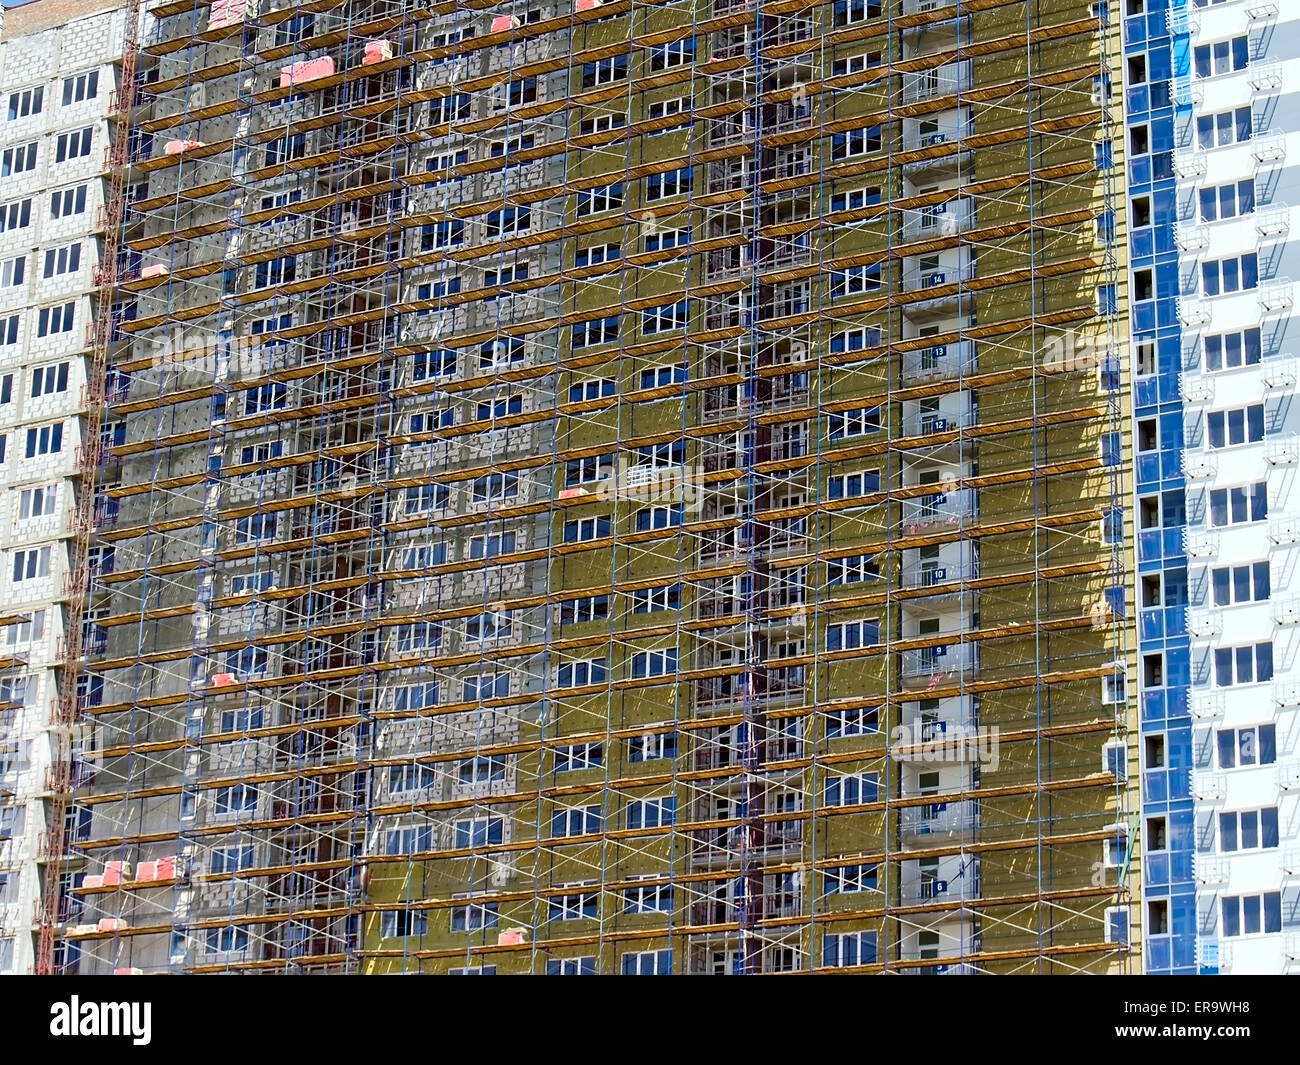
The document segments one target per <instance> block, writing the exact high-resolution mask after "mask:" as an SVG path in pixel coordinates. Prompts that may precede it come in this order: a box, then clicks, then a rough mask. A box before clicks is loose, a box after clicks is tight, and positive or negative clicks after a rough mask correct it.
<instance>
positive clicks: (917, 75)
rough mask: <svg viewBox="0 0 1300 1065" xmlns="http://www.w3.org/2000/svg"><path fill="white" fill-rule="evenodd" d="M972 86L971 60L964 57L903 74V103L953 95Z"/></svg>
mask: <svg viewBox="0 0 1300 1065" xmlns="http://www.w3.org/2000/svg"><path fill="white" fill-rule="evenodd" d="M970 87H971V61H970V60H969V59H963V60H961V61H959V62H956V63H945V64H944V65H943V66H941V67H931V68H930V69H929V70H918V71H916V72H914V73H911V74H904V75H903V103H905V104H914V103H918V102H920V101H922V100H932V99H934V98H935V97H937V96H951V95H952V94H953V93H956V92H964V91H965V90H967V89H969V88H970Z"/></svg>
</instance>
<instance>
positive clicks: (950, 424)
mask: <svg viewBox="0 0 1300 1065" xmlns="http://www.w3.org/2000/svg"><path fill="white" fill-rule="evenodd" d="M973 423H974V419H973V418H972V417H971V413H970V407H969V405H967V406H966V407H965V408H964V409H961V410H957V409H940V410H930V411H917V412H915V413H913V414H910V415H908V416H907V417H906V418H904V420H903V435H904V436H920V437H929V436H933V435H935V434H936V433H950V432H952V431H954V430H956V429H965V428H968V427H969V426H970V425H972V424H973ZM933 446H934V447H943V446H946V445H943V444H934V445H933ZM926 453H927V454H928V453H929V449H928V448H927V449H926Z"/></svg>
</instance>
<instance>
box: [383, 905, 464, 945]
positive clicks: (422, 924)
mask: <svg viewBox="0 0 1300 1065" xmlns="http://www.w3.org/2000/svg"><path fill="white" fill-rule="evenodd" d="M453 912H454V911H453ZM428 927H429V925H428V914H426V913H424V912H423V911H422V910H380V911H379V934H380V936H382V937H383V938H384V939H393V938H394V937H397V936H422V935H424V934H425V932H426V931H427V930H428Z"/></svg>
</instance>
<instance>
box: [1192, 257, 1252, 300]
mask: <svg viewBox="0 0 1300 1065" xmlns="http://www.w3.org/2000/svg"><path fill="white" fill-rule="evenodd" d="M1258 284H1259V259H1258V256H1256V255H1255V253H1254V252H1251V253H1250V254H1249V255H1241V256H1236V257H1234V258H1231V259H1219V260H1216V261H1214V262H1208V263H1202V264H1201V292H1202V293H1203V294H1204V295H1206V296H1220V295H1228V294H1230V293H1233V292H1249V291H1250V290H1251V289H1253V288H1255V287H1256V286H1258Z"/></svg>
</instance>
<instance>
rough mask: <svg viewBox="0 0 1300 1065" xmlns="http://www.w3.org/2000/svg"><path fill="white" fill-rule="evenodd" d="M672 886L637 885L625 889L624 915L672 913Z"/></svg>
mask: <svg viewBox="0 0 1300 1065" xmlns="http://www.w3.org/2000/svg"><path fill="white" fill-rule="evenodd" d="M672 908H673V885H672V884H637V885H636V886H635V887H630V888H624V889H623V912H624V913H671V912H672Z"/></svg>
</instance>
